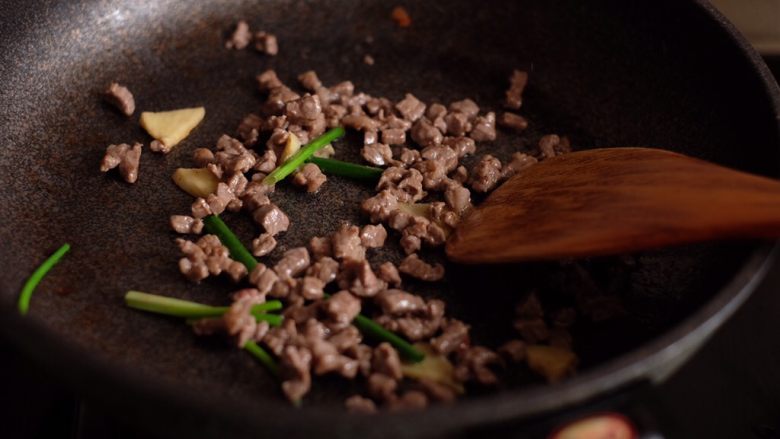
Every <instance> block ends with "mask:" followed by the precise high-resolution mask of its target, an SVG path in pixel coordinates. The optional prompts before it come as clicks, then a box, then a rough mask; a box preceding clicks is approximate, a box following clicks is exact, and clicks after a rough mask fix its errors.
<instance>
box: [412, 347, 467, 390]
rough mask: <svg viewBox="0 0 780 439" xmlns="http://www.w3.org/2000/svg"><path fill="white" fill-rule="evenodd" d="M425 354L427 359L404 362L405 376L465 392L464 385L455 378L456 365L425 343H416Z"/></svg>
mask: <svg viewBox="0 0 780 439" xmlns="http://www.w3.org/2000/svg"><path fill="white" fill-rule="evenodd" d="M414 347H415V348H417V349H418V350H419V351H421V352H422V353H424V354H425V359H423V360H422V361H420V362H419V363H404V364H402V365H401V371H402V372H403V374H404V376H405V377H407V378H412V379H418V380H419V379H427V380H431V381H435V382H437V383H439V384H443V385H445V386H447V387H449V388H450V389H452V390H454V391H455V392H456V393H459V394H460V393H463V385H462V384H461V383H459V382H458V381H456V380H455V366H453V365H452V363H450V360H448V359H447V357H445V356H443V355H439V354H437V353H435V352H434V351H433V349H431V347H430V346H429V345H427V344H424V343H416V344H415V345H414Z"/></svg>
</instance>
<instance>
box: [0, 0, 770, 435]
mask: <svg viewBox="0 0 780 439" xmlns="http://www.w3.org/2000/svg"><path fill="white" fill-rule="evenodd" d="M691 3H692V4H695V5H697V6H698V7H699V8H700V9H701V10H702V13H704V14H706V15H708V16H709V17H710V18H712V19H713V20H715V21H717V22H718V23H719V24H720V26H721V28H722V29H724V30H725V31H726V32H727V33H728V34H729V37H730V38H731V40H732V42H733V43H735V44H736V45H737V47H738V48H739V49H740V50H741V52H742V55H743V56H745V57H746V61H747V62H749V63H750V66H752V69H753V71H754V72H755V73H757V74H758V76H759V78H760V81H761V82H762V86H763V89H764V90H763V91H764V93H766V95H768V96H769V97H770V100H771V103H772V107H773V109H774V113H775V115H776V116H778V117H780V89H778V87H777V84H776V83H775V80H774V79H773V77H772V75H771V73H770V72H769V70H768V69H767V67H766V65H765V64H764V63H763V61H762V60H761V58H760V56H759V54H758V53H757V52H756V51H755V49H753V48H752V47H751V46H750V45H749V44H748V43H747V41H746V40H745V38H744V37H743V36H742V35H741V34H739V33H738V31H737V30H736V29H735V28H734V27H733V25H732V24H731V23H729V22H728V21H727V20H726V19H725V18H724V17H723V16H722V15H721V14H720V13H719V12H718V11H717V10H716V9H715V8H714V7H713V6H712V5H711V4H710V3H709V2H708V1H707V0H692V1H691ZM778 132H780V120H779V121H778ZM777 252H778V246H777V244H774V245H765V246H761V247H760V248H759V249H757V250H756V251H755V252H753V254H752V255H751V256H750V258H749V259H748V261H747V262H746V263H745V264H744V265H743V266H742V267H741V268H740V269H739V271H738V273H737V274H736V275H735V276H734V277H733V278H732V280H731V281H730V282H729V283H728V284H727V285H726V286H725V287H723V288H721V289H720V290H719V291H718V292H717V293H716V294H715V295H714V296H713V297H712V298H711V299H710V300H709V301H707V302H706V303H705V304H704V305H703V306H702V307H701V308H700V309H698V310H697V311H695V312H694V313H693V314H691V315H690V316H689V317H688V318H686V319H685V320H684V321H683V322H681V323H680V324H678V325H676V326H674V327H672V328H670V329H668V330H667V331H666V332H665V333H664V334H662V335H661V336H659V337H658V338H656V339H654V340H652V341H650V342H648V343H645V344H643V345H641V346H640V347H638V348H637V349H634V350H632V351H629V352H627V353H625V354H623V355H620V356H618V357H616V358H613V359H612V360H609V361H608V362H605V363H603V364H601V365H599V366H597V367H594V368H593V369H592V370H589V371H586V372H583V373H582V374H580V375H578V376H577V377H575V378H573V379H571V380H568V381H566V382H564V383H562V384H560V385H557V386H554V387H548V386H539V387H532V388H522V389H517V390H513V391H511V392H507V393H505V394H499V395H489V396H484V397H480V398H474V399H472V400H468V401H463V402H461V403H459V404H457V405H454V406H451V407H432V408H430V409H428V410H427V411H425V412H423V413H407V414H391V415H388V416H383V417H381V418H372V419H367V420H364V419H360V418H358V417H354V416H349V417H348V415H346V414H344V413H343V411H342V410H340V409H338V408H330V407H329V408H323V409H318V410H312V411H310V412H309V413H307V421H308V420H311V421H312V424H311V426H310V427H309V428H311V429H312V430H315V429H317V428H327V427H328V426H332V425H333V423H334V421H335V420H337V419H339V418H342V419H349V420H350V422H353V421H354V422H356V423H357V424H363V426H365V427H367V428H374V429H376V428H385V427H392V426H393V424H394V423H395V422H396V421H397V420H399V418H404V422H407V421H408V423H410V424H417V426H421V425H430V426H431V427H429V428H436V431H442V430H441V429H442V427H443V426H444V425H446V427H447V428H453V429H454V428H463V427H467V426H473V425H475V424H477V423H480V424H484V423H491V422H499V421H506V420H509V419H519V418H523V417H527V416H530V415H536V414H539V413H543V412H546V411H550V410H553V409H557V408H559V407H561V406H563V405H574V404H577V403H580V402H582V401H584V400H586V399H588V398H590V397H592V396H593V395H595V394H600V393H602V392H603V391H604V390H606V389H612V388H614V387H615V383H622V384H626V383H630V382H632V381H634V380H639V379H642V378H643V377H645V376H646V375H647V372H648V371H652V370H653V369H658V368H659V367H661V366H662V365H665V364H668V361H669V360H670V359H671V358H674V357H675V356H678V355H680V352H681V351H682V350H683V349H684V348H688V347H691V346H694V345H697V344H701V343H703V342H704V341H706V339H707V338H708V336H709V335H711V333H712V331H713V330H714V328H717V327H718V326H720V324H721V323H723V322H724V321H725V320H726V319H728V318H729V317H730V316H731V315H732V314H733V313H734V312H735V311H736V310H737V309H738V308H739V306H740V305H741V304H742V303H743V302H744V301H745V300H747V298H748V297H749V296H750V294H751V293H752V292H753V290H754V289H755V287H756V286H757V285H758V283H759V282H760V280H761V279H762V278H763V276H764V274H765V273H766V271H767V269H768V268H769V266H770V265H771V262H772V261H773V260H774V258H775V257H776V256H777ZM6 311H8V312H6ZM3 314H4V315H3V318H2V319H0V328H2V329H3V330H2V331H0V332H2V334H3V335H4V336H6V337H7V338H9V339H10V340H11V341H12V342H13V343H14V344H15V345H16V346H18V347H19V348H20V349H21V350H23V351H25V352H26V353H27V354H29V355H31V356H33V357H35V358H36V359H37V360H41V359H43V358H44V355H45V356H47V357H48V358H51V357H50V356H49V355H50V354H53V355H54V356H55V357H57V358H59V359H61V360H65V359H67V362H68V366H67V367H66V368H63V369H62V371H66V370H67V371H69V370H72V369H81V370H82V373H83V371H87V373H86V374H84V375H85V376H90V377H91V378H93V379H99V380H102V381H104V382H106V383H111V384H112V385H116V384H117V383H121V386H120V387H121V388H124V389H123V390H126V391H128V392H135V393H139V394H146V395H147V398H148V396H149V395H155V394H156V395H160V394H164V395H165V396H166V397H170V398H171V399H170V401H172V402H173V403H174V404H178V405H181V406H183V407H184V406H190V407H191V408H192V409H193V410H197V409H198V408H197V406H201V407H200V408H201V413H203V412H206V411H205V410H203V409H209V410H211V409H212V408H213V405H214V404H213V403H214V402H215V401H211V403H212V404H209V406H208V407H206V405H204V404H198V403H197V402H196V401H195V400H193V399H191V398H189V397H188V395H183V394H181V393H180V392H179V390H178V389H172V388H171V389H168V388H161V387H160V386H159V385H157V384H155V385H150V384H149V383H147V382H145V381H144V380H142V379H139V378H140V377H139V376H138V375H133V374H130V375H127V374H121V373H119V372H118V371H116V370H114V369H111V368H107V367H106V366H107V365H108V362H107V361H104V360H101V359H100V358H98V357H94V356H92V355H89V354H88V353H87V355H85V352H81V351H80V350H79V349H74V346H71V345H69V344H64V343H63V344H59V343H60V342H59V341H58V340H56V337H54V336H53V334H50V333H48V331H46V329H45V328H44V327H43V325H41V324H39V323H37V322H35V321H34V320H30V319H26V320H25V319H22V318H19V317H18V316H16V315H15V313H14V312H13V311H12V310H4V311H3ZM5 314H7V316H6V315H5ZM11 328H17V329H18V328H21V329H22V330H21V331H11V330H10V329H11ZM30 340H39V341H41V342H40V343H38V344H37V345H36V346H37V347H40V346H44V347H46V346H48V347H49V349H47V350H46V352H44V353H42V352H41V351H40V350H38V349H33V348H32V347H31V346H32V343H29V341H30ZM61 363H62V362H61ZM104 363H105V364H104ZM86 381H88V380H87V379H85V378H80V379H74V378H70V382H71V383H73V384H81V385H79V386H78V387H79V388H82V389H83V388H84V385H83V384H84V383H85V382H86ZM104 391H106V390H104ZM561 395H567V396H566V397H565V398H564V397H562V396H561ZM258 405H263V403H258ZM265 405H267V409H268V412H267V413H266V414H267V415H268V416H269V417H273V418H274V419H276V420H277V422H285V421H288V420H289V421H299V420H300V419H296V417H295V416H293V415H292V414H294V413H296V412H294V411H292V410H289V409H288V408H287V407H284V406H283V405H282V404H279V405H273V404H270V403H268V404H265ZM280 406H282V407H281V408H280ZM222 408H224V410H222V411H221V412H218V413H215V414H217V415H219V416H222V417H224V418H227V419H230V420H231V421H236V422H237V421H241V420H242V419H243V422H246V418H245V416H246V413H244V412H240V413H234V412H231V411H230V410H228V409H227V408H226V407H224V406H223V407H222ZM222 412H225V413H222ZM423 418H425V422H422V420H423ZM417 421H419V422H417ZM437 421H446V423H445V422H437ZM395 429H396V430H397V431H404V430H403V427H402V426H398V425H396V426H395ZM398 429H400V430H398ZM392 431H393V428H389V429H388V430H387V433H388V434H392ZM406 433H408V432H406ZM416 433H423V432H422V431H419V430H417V431H416Z"/></svg>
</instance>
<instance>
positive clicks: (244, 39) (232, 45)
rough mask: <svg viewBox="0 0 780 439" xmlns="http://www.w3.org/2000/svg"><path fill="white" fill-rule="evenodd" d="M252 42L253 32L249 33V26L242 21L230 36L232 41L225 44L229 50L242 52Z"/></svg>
mask: <svg viewBox="0 0 780 439" xmlns="http://www.w3.org/2000/svg"><path fill="white" fill-rule="evenodd" d="M251 41H252V32H250V31H249V24H247V22H246V21H244V20H241V21H239V22H238V24H236V29H235V30H234V31H233V33H232V34H231V35H230V39H229V40H227V41H226V42H225V47H226V48H228V49H236V50H242V49H245V48H246V46H248V45H249V43H250V42H251Z"/></svg>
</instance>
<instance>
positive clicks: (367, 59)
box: [363, 54, 374, 66]
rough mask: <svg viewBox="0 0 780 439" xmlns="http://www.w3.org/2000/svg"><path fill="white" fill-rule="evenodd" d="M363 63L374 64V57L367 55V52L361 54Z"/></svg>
mask: <svg viewBox="0 0 780 439" xmlns="http://www.w3.org/2000/svg"><path fill="white" fill-rule="evenodd" d="M363 64H365V65H367V66H373V65H374V57H373V56H371V55H369V54H365V55H363Z"/></svg>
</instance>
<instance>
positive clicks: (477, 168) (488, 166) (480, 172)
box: [471, 154, 501, 192]
mask: <svg viewBox="0 0 780 439" xmlns="http://www.w3.org/2000/svg"><path fill="white" fill-rule="evenodd" d="M500 178H501V162H500V161H499V160H498V159H497V158H495V157H493V156H492V155H490V154H485V155H484V156H482V158H481V159H480V160H479V162H478V163H477V164H476V165H474V168H473V169H472V170H471V188H472V189H474V190H475V191H477V192H489V191H491V190H493V188H494V187H496V184H497V183H498V180H499V179H500Z"/></svg>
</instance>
